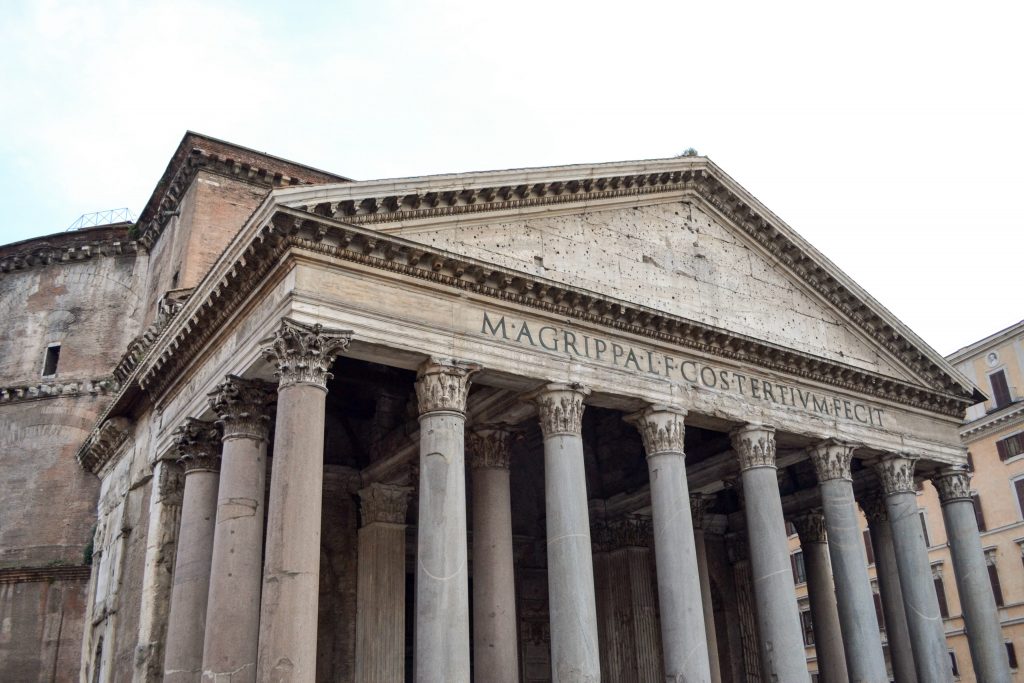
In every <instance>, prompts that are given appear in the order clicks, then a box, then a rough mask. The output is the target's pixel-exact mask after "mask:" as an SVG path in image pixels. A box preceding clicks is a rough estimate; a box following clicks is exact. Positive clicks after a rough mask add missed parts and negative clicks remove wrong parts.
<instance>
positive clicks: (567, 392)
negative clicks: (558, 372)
mask: <svg viewBox="0 0 1024 683" xmlns="http://www.w3.org/2000/svg"><path fill="white" fill-rule="evenodd" d="M589 395H590V389H588V388H586V387H584V386H583V385H581V384H558V383H553V384H548V385H546V386H544V387H542V388H541V389H539V390H538V391H535V392H533V393H532V394H529V395H528V396H527V397H526V400H531V401H533V402H534V403H535V404H536V406H537V413H538V417H539V418H540V429H541V432H542V433H543V435H544V438H545V439H549V438H551V437H553V436H566V435H575V436H578V435H580V433H581V432H582V431H583V410H584V407H585V406H584V404H583V401H584V399H585V398H586V397H587V396H589Z"/></svg>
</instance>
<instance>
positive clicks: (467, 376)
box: [416, 358, 481, 416]
mask: <svg viewBox="0 0 1024 683" xmlns="http://www.w3.org/2000/svg"><path fill="white" fill-rule="evenodd" d="M480 369H481V368H480V366H479V365H477V364H476V363H465V362H462V361H457V360H447V359H446V360H441V359H436V358H431V359H430V360H428V361H427V362H425V363H424V364H423V365H421V366H420V369H419V372H418V373H417V375H416V399H417V401H418V402H419V410H420V415H421V416H422V415H426V414H427V413H436V412H451V413H461V414H465V413H466V396H468V395H469V386H470V384H471V383H472V380H471V377H472V376H473V375H474V374H475V373H477V372H479V371H480Z"/></svg>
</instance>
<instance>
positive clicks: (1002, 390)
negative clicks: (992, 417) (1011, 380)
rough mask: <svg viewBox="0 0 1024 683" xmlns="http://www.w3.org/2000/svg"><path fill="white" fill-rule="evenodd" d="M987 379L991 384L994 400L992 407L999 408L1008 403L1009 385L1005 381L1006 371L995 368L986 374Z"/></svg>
mask: <svg viewBox="0 0 1024 683" xmlns="http://www.w3.org/2000/svg"><path fill="white" fill-rule="evenodd" d="M988 381H989V383H990V384H991V385H992V400H993V402H994V405H993V407H992V409H993V410H999V409H1000V408H1002V407H1003V406H1008V405H1010V387H1009V385H1008V384H1007V383H1006V373H1005V372H1003V371H1002V370H996V371H995V372H993V373H992V374H991V375H989V376H988Z"/></svg>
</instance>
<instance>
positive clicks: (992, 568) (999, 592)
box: [985, 548, 1003, 607]
mask: <svg viewBox="0 0 1024 683" xmlns="http://www.w3.org/2000/svg"><path fill="white" fill-rule="evenodd" d="M985 561H986V562H988V581H989V583H990V584H992V596H993V597H994V598H995V599H996V607H1002V606H1003V588H1002V586H1001V585H999V570H998V569H997V568H996V549H995V548H989V549H988V550H986V551H985Z"/></svg>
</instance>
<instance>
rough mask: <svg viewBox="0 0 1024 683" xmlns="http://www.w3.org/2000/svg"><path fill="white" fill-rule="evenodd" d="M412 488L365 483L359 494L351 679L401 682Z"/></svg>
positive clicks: (402, 677) (377, 682)
mask: <svg viewBox="0 0 1024 683" xmlns="http://www.w3.org/2000/svg"><path fill="white" fill-rule="evenodd" d="M411 494H412V488H411V487H409V486H392V485H388V484H378V483H374V484H370V485H369V486H367V487H366V488H363V489H361V490H360V491H359V499H360V501H361V514H362V522H363V523H362V526H361V527H360V529H359V558H358V562H359V565H358V570H357V574H358V579H357V589H356V590H357V593H356V676H355V680H357V681H362V682H364V683H390V682H391V681H399V680H403V679H404V677H405V518H406V510H407V508H408V505H409V496H410V495H411Z"/></svg>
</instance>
